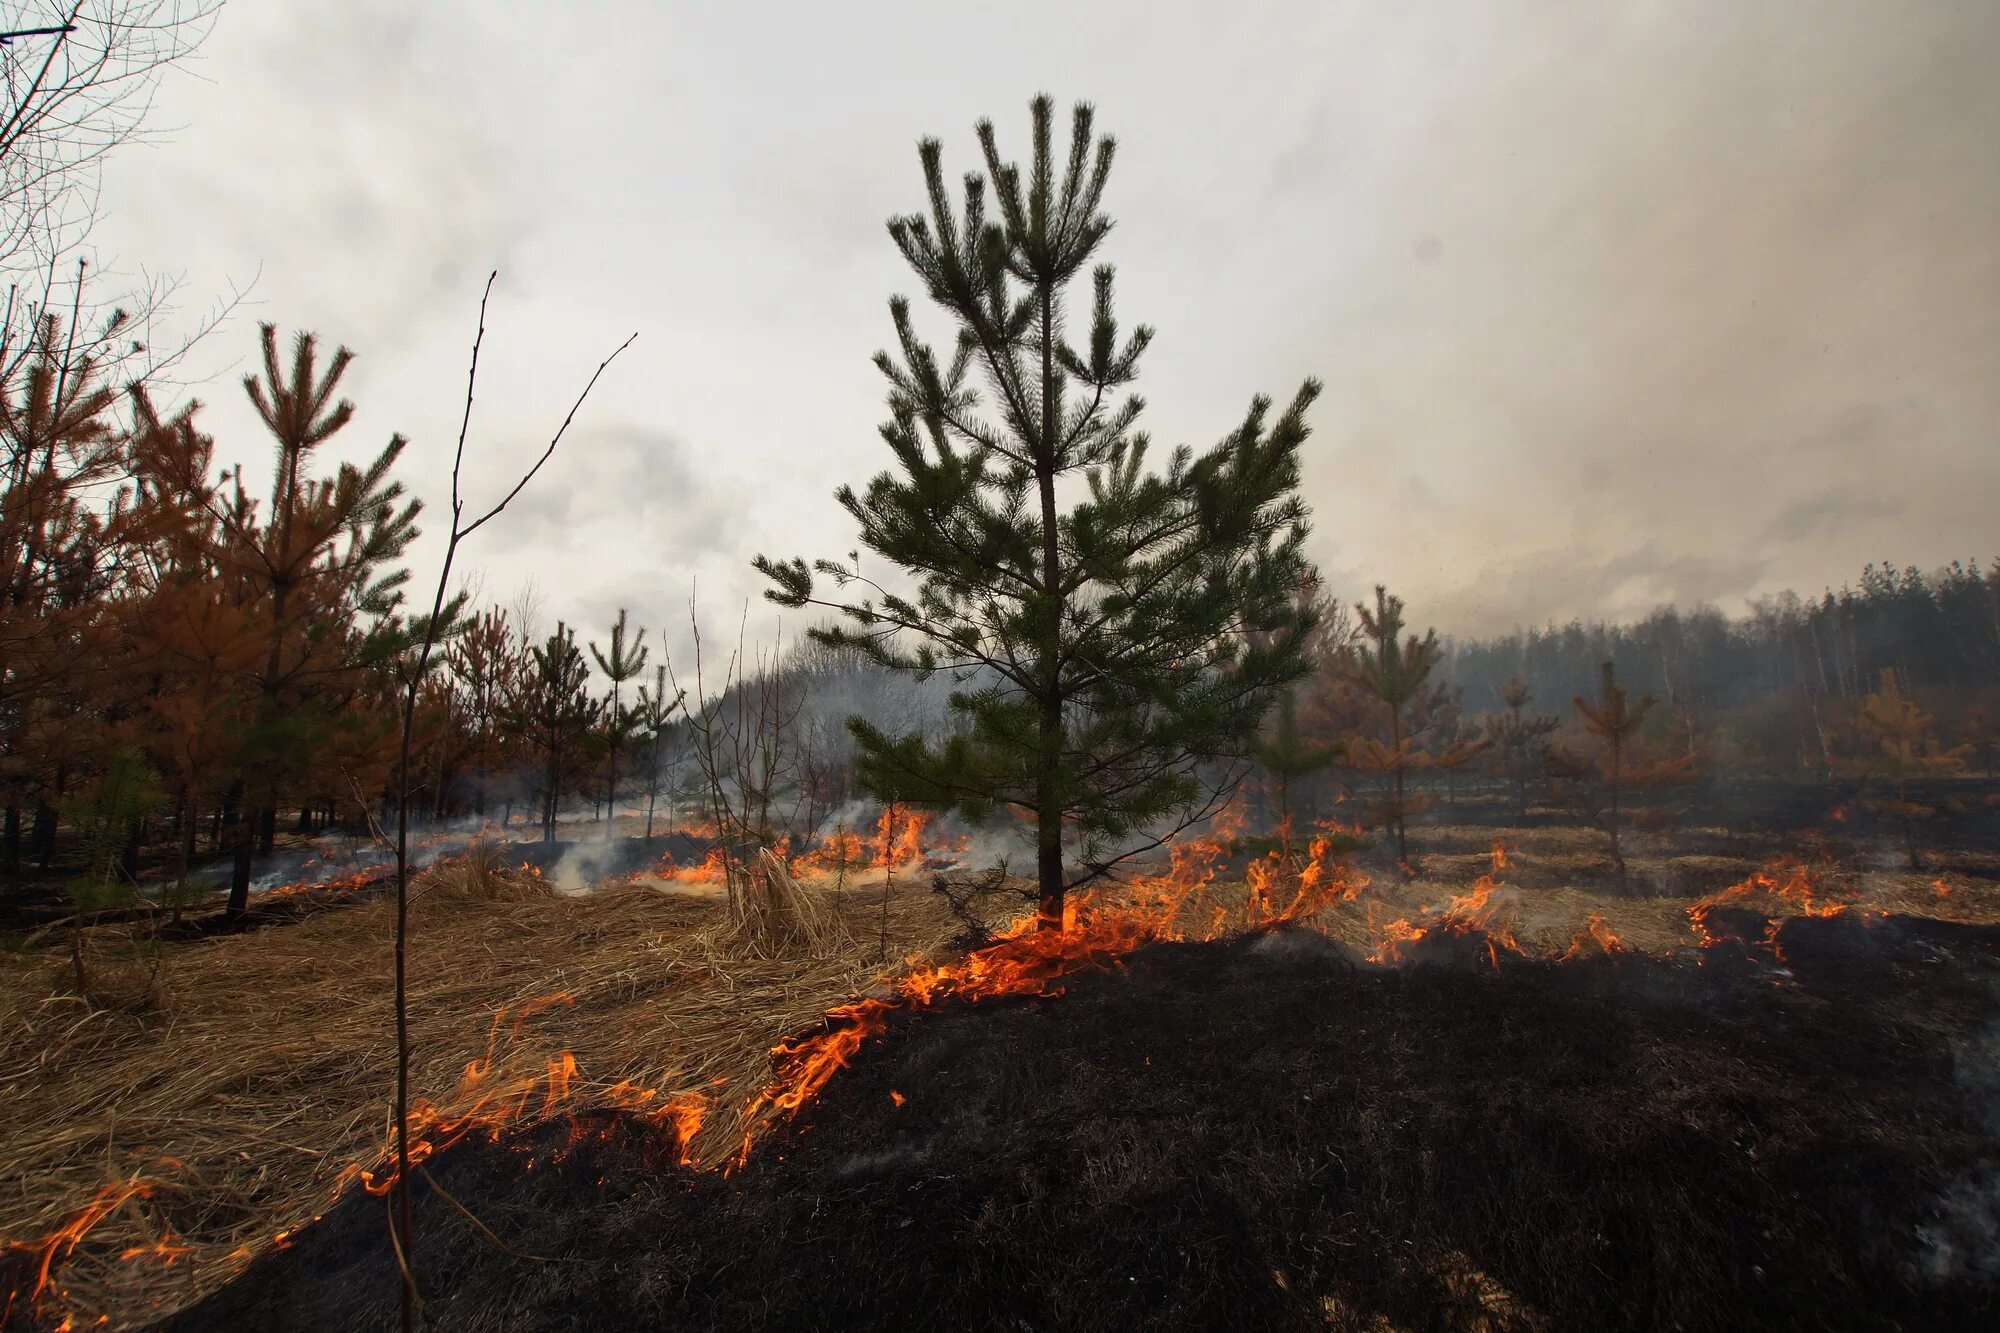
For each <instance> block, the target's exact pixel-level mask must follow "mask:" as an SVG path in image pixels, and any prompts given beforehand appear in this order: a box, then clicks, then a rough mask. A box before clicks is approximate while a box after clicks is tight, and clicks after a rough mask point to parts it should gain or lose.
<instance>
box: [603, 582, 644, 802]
mask: <svg viewBox="0 0 2000 1333" xmlns="http://www.w3.org/2000/svg"><path fill="white" fill-rule="evenodd" d="M645 639H646V631H645V630H643V629H642V630H640V631H639V632H638V633H637V634H634V635H633V636H632V643H631V645H630V646H628V645H627V644H626V642H625V608H624V607H622V606H621V607H619V608H618V623H617V624H615V625H613V626H612V627H611V651H610V653H609V654H605V653H601V652H599V651H598V650H597V645H596V644H595V643H593V644H591V645H590V655H591V657H592V658H593V659H594V660H595V661H596V663H597V669H598V670H599V671H602V672H603V673H604V675H605V677H606V678H607V679H608V680H610V682H611V698H610V700H609V706H608V707H607V709H606V710H605V714H604V740H605V744H606V746H607V748H608V749H609V750H610V758H611V770H610V777H609V779H608V781H607V784H606V794H605V798H604V806H605V811H606V815H605V818H606V819H607V820H609V821H610V824H611V827H612V830H613V831H614V832H615V831H616V830H617V827H618V748H619V746H620V745H621V744H622V743H623V742H624V741H625V740H627V739H628V738H629V737H630V736H631V734H632V732H633V730H634V728H635V727H636V726H638V724H639V719H638V717H637V716H636V715H635V714H633V713H630V712H628V711H627V710H626V709H624V708H622V707H620V705H619V691H620V690H621V689H623V688H624V685H625V682H626V681H628V680H631V679H632V678H633V677H634V676H636V675H638V674H639V673H640V672H641V671H644V670H645V669H646V651H647V650H646V644H645Z"/></svg>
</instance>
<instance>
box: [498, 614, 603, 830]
mask: <svg viewBox="0 0 2000 1333" xmlns="http://www.w3.org/2000/svg"><path fill="white" fill-rule="evenodd" d="M529 653H530V655H531V656H532V658H533V660H534V670H533V672H532V673H531V675H530V678H529V681H528V688H527V689H526V691H525V692H524V696H523V697H522V698H520V699H519V700H517V701H516V702H515V705H514V708H513V711H512V715H511V720H512V722H513V724H514V726H515V727H516V728H517V730H519V731H520V733H521V734H522V735H524V736H525V737H526V738H527V739H528V740H529V741H530V742H531V743H532V744H533V745H534V746H535V748H536V749H538V750H540V751H541V752H542V755H543V760H544V764H545V767H544V769H543V782H544V786H543V790H542V841H543V842H554V841H555V840H556V813H557V811H558V810H559V809H560V807H561V804H562V783H563V774H564V771H565V770H564V768H563V760H564V759H565V758H568V757H570V755H571V754H572V752H573V751H574V748H575V746H576V743H577V740H578V738H579V737H580V736H581V735H582V733H583V732H584V731H586V730H588V729H589V728H590V727H591V726H592V725H593V724H594V723H595V722H596V721H597V719H598V717H599V715H600V714H601V712H602V709H603V704H602V703H600V702H599V701H597V700H595V699H592V698H591V697H590V690H589V684H590V665H589V663H588V661H587V660H586V659H585V658H584V655H583V650H582V649H581V648H578V647H577V646H576V631H575V630H573V629H571V628H570V627H569V626H568V625H567V624H565V623H564V622H562V621H560V620H559V621H557V622H556V628H555V632H554V633H552V634H550V635H549V637H548V639H547V640H546V641H545V642H543V643H540V644H537V645H535V646H534V647H533V648H531V649H529Z"/></svg>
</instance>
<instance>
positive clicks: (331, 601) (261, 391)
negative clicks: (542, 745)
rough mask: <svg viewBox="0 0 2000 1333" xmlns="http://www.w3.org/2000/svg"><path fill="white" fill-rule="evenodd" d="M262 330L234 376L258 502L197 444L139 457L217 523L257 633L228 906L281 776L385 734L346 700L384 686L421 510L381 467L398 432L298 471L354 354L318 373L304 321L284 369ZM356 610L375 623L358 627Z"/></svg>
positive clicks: (244, 896)
mask: <svg viewBox="0 0 2000 1333" xmlns="http://www.w3.org/2000/svg"><path fill="white" fill-rule="evenodd" d="M261 332H262V337H263V354H264V375H263V378H262V379H259V378H258V377H257V376H254V375H252V376H246V377H245V378H244V381H243V385H244V390H245V392H246V393H248V395H249V397H250V401H251V403H252V405H253V406H254V407H255V408H256V409H257V414H258V416H259V417H260V418H261V419H262V421H263V423H264V426H265V429H267V430H268V431H269V432H270V433H271V436H272V439H273V441H274V444H275V452H276V468H275V472H274V475H273V478H272V485H271V495H270V502H269V507H268V510H267V511H266V513H265V514H264V515H262V516H260V515H259V514H258V513H257V506H256V503H255V502H254V501H252V500H250V499H249V497H248V496H246V495H245V494H244V492H243V485H242V474H241V470H240V469H239V470H238V472H237V474H236V478H235V480H234V483H233V491H232V492H231V493H230V494H227V495H220V496H218V495H215V494H214V491H213V488H212V487H211V486H210V485H209V483H208V481H207V479H206V478H205V477H203V476H199V475H192V474H190V473H188V472H187V471H186V469H188V468H191V467H193V466H194V465H195V464H197V463H201V464H203V465H205V462H206V455H205V454H204V453H203V452H202V451H200V450H172V449H167V450H160V451H157V452H156V453H154V454H152V455H149V456H148V457H147V459H146V460H145V461H146V463H147V464H148V466H150V467H151V468H153V469H155V471H154V472H153V473H152V474H151V475H150V476H149V478H148V480H149V481H150V483H151V484H152V485H153V486H154V487H155V488H156V489H158V490H159V491H161V492H162V493H165V494H169V495H175V496H184V497H190V498H191V499H193V500H195V501H198V502H199V503H200V504H201V505H202V506H203V508H204V510H205V513H206V516H207V518H209V519H211V520H212V521H213V523H212V527H211V528H210V529H209V533H208V537H207V540H209V541H210V543H211V547H210V550H209V553H208V555H209V559H211V560H212V561H213V563H214V564H215V566H216V568H217V570H218V571H219V572H220V574H221V575H222V577H223V578H225V579H227V580H232V581H235V582H237V584H238V589H239V591H238V595H239V597H240V598H241V600H242V603H243V604H244V605H246V606H247V607H249V608H250V610H251V620H252V623H253V624H255V625H256V626H257V627H258V630H259V633H260V635H261V636H262V638H261V645H260V646H261V647H262V648H263V658H264V660H263V664H262V668H261V670H260V671H258V672H257V674H256V675H255V676H254V678H252V679H251V680H250V681H248V682H246V689H247V690H248V692H249V695H250V698H251V699H252V700H253V701H254V705H253V710H252V715H251V719H250V722H249V725H248V727H247V728H246V730H245V732H244V735H243V737H242V746H241V749H240V750H239V751H238V755H237V767H238V771H237V774H236V778H235V782H234V786H233V791H234V794H235V801H234V805H235V808H236V824H235V829H234V835H235V851H236V861H235V866H234V873H233V875H232V878H231V880H230V887H229V902H228V911H229V912H230V914H231V915H241V914H242V913H243V912H244V911H245V910H247V908H248V905H249V897H250V865H251V858H252V855H253V853H254V851H255V847H256V842H257V840H259V839H260V838H261V840H262V841H264V842H265V843H266V844H267V845H268V843H269V842H270V840H271V837H272V834H273V830H274V825H275V820H276V814H277V801H278V798H279V794H280V792H281V790H282V789H283V787H284V785H285V783H286V782H288V781H291V782H298V781H302V780H306V779H308V778H310V777H312V775H313V774H314V771H315V769H316V767H317V766H318V763H319V761H320V759H321V758H322V757H323V754H324V751H325V750H326V749H327V747H329V746H331V745H335V744H343V743H347V742H348V741H349V740H350V739H351V738H350V737H346V736H343V735H342V733H343V732H353V731H356V730H360V731H366V732H369V733H371V734H372V735H373V736H374V737H375V739H376V740H377V741H381V740H386V738H387V735H388V732H387V728H386V727H385V726H384V725H383V722H382V719H381V716H380V715H379V713H378V712H377V711H376V710H372V709H361V708H356V707H354V705H355V704H356V702H357V701H358V700H360V699H361V698H362V697H363V696H364V695H366V694H368V693H369V692H370V691H371V690H374V689H376V687H377V686H378V685H379V683H380V682H379V678H378V677H376V676H375V675H374V674H372V673H373V671H374V670H375V669H376V668H379V667H380V666H382V665H384V664H385V662H386V660H387V659H386V656H385V655H386V654H388V653H389V652H391V650H392V648H393V644H392V643H391V641H390V640H388V639H385V638H383V637H382V636H381V634H380V633H379V632H377V631H378V630H379V628H380V626H381V625H382V624H384V623H386V622H387V621H388V620H389V618H390V617H391V616H392V615H393V613H394V611H395V608H396V606H397V605H398V603H399V602H400V600H401V593H400V592H399V588H400V587H401V585H402V583H403V581H404V580H405V579H406V578H407V577H408V573H407V571H403V570H396V569H390V570H389V571H388V572H386V573H385V572H383V571H384V567H385V566H388V565H390V563H391V562H393V561H394V560H396V559H397V558H398V557H399V556H400V555H401V554H402V553H403V551H404V549H405V548H406V547H408V545H409V544H410V542H411V541H412V540H414V539H415V537H416V535H417V527H416V518H417V514H418V512H419V511H420V510H421V508H422V504H421V502H420V501H417V500H410V501H408V502H407V503H403V504H401V506H400V507H399V504H398V502H399V501H402V499H403V487H402V484H401V483H400V482H396V481H392V480H391V479H390V477H389V472H390V470H391V469H392V468H393V467H394V466H395V463H396V460H397V458H398V457H400V456H401V454H402V451H403V448H404V446H405V443H406V441H405V440H404V439H403V437H402V436H400V435H397V436H394V437H392V438H391V439H390V441H389V443H388V445H387V446H386V447H385V448H384V449H383V450H382V452H381V453H379V454H378V455H376V457H375V459H374V460H373V461H372V462H370V463H369V464H368V465H367V466H366V467H357V466H355V465H354V464H352V463H342V464H340V466H339V467H338V469H337V470H336V471H335V473H334V475H333V476H332V477H330V478H324V479H318V480H315V479H312V478H311V477H309V476H308V475H307V471H306V469H307V468H308V466H309V465H310V463H311V461H312V459H313V457H314V455H315V453H316V451H317V450H319V449H320V448H321V447H323V446H324V445H325V444H326V443H327V441H328V440H330V439H331V438H332V437H333V436H334V435H335V434H337V433H338V432H339V431H340V430H342V429H343V428H344V427H345V426H346V425H347V424H348V422H349V421H350V420H352V418H353V415H354V404H352V403H351V402H348V401H347V400H345V399H342V400H340V401H338V402H335V401H334V393H335V391H336V390H337V389H338V387H339V383H340V380H341V377H342V376H343V375H344V374H345V373H346V371H347V367H348V365H349V364H350V363H351V362H352V361H353V359H354V354H353V353H352V352H350V351H348V350H347V349H346V348H344V347H343V348H340V349H339V350H338V351H336V352H335V354H334V356H333V358H332V360H331V362H330V364H329V365H327V367H326V368H325V372H324V373H323V374H322V373H321V371H320V367H319V362H318V344H317V341H316V340H315V339H314V337H313V336H312V335H311V334H306V333H302V334H299V335H298V336H297V337H296V338H295V339H294V340H293V344H292V359H291V364H290V366H289V367H285V366H282V365H281V364H280V359H279V355H278V333H277V328H276V326H274V325H271V324H265V325H263V326H261ZM361 617H366V618H369V619H370V620H371V621H373V622H374V623H373V624H371V625H367V626H363V625H361V624H359V623H357V621H358V618H361Z"/></svg>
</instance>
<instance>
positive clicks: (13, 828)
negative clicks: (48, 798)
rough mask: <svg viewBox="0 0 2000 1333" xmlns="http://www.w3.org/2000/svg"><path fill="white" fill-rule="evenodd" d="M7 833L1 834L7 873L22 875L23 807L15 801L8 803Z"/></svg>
mask: <svg viewBox="0 0 2000 1333" xmlns="http://www.w3.org/2000/svg"><path fill="white" fill-rule="evenodd" d="M4 828H5V832H4V833H0V849H4V850H0V855H4V856H5V858H6V866H7V873H8V874H9V875H18V874H20V873H21V807H20V806H19V805H18V804H16V803H15V802H13V801H9V802H7V816H6V820H5V824H4Z"/></svg>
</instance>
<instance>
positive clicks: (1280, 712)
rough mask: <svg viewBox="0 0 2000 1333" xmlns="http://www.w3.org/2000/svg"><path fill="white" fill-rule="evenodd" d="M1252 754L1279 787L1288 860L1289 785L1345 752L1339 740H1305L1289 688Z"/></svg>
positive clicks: (1281, 830) (1280, 694)
mask: <svg viewBox="0 0 2000 1333" xmlns="http://www.w3.org/2000/svg"><path fill="white" fill-rule="evenodd" d="M1250 752H1251V754H1252V756H1253V757H1254V758H1255V759H1256V760H1257V763H1258V764H1259V765H1260V766H1261V767H1262V768H1263V770H1264V771H1265V772H1266V773H1267V774H1269V775H1270V778H1271V780H1272V782H1273V783H1275V784H1276V786H1277V789H1278V831H1279V836H1280V837H1281V838H1283V839H1284V840H1285V845H1284V847H1283V848H1282V851H1283V855H1284V857H1285V860H1286V861H1287V862H1289V861H1290V860H1291V855H1292V849H1291V828H1292V784H1294V783H1296V782H1298V781H1299V780H1300V779H1301V778H1307V777H1310V776H1312V775H1313V774H1314V773H1318V772H1320V771H1321V770H1322V769H1325V768H1327V767H1328V766H1330V765H1331V764H1332V763H1333V762H1334V761H1335V760H1336V759H1338V758H1340V756H1341V755H1342V754H1344V753H1345V752H1346V746H1345V745H1344V744H1343V743H1342V742H1340V741H1332V742H1328V743H1325V744H1319V743H1315V742H1312V741H1308V740H1306V739H1305V737H1304V736H1303V735H1302V734H1301V733H1300V731H1299V720H1298V704H1297V702H1296V701H1295V699H1294V697H1293V694H1292V691H1290V690H1280V691H1279V692H1278V703H1277V707H1276V708H1275V709H1274V710H1273V714H1272V717H1271V718H1270V719H1269V722H1268V724H1267V726H1266V729H1265V732H1264V734H1263V735H1262V736H1260V737H1259V738H1258V740H1257V741H1256V742H1255V743H1254V744H1253V745H1252V746H1251V751H1250Z"/></svg>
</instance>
